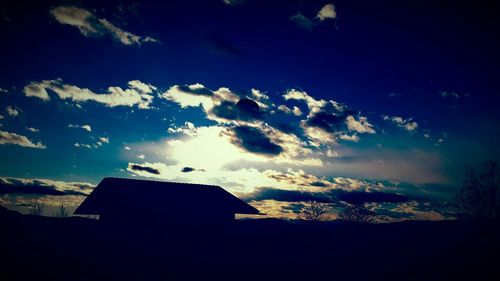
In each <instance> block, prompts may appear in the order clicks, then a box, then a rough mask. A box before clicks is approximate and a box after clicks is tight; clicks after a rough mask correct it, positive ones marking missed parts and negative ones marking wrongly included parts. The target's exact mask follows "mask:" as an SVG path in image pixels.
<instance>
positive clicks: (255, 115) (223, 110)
mask: <svg viewBox="0 0 500 281" xmlns="http://www.w3.org/2000/svg"><path fill="white" fill-rule="evenodd" d="M161 97H162V98H164V99H167V100H169V101H172V102H175V103H177V104H179V105H180V106H181V108H186V107H200V106H201V108H202V109H203V111H204V112H205V114H206V118H207V119H210V120H213V121H216V122H217V123H220V124H241V123H249V122H250V123H255V122H259V121H261V120H262V119H263V118H264V117H265V110H267V109H268V108H269V107H270V106H272V103H271V102H270V101H269V97H268V96H267V95H265V94H263V93H262V92H260V91H259V90H256V89H252V90H251V91H250V93H243V94H236V93H234V92H232V91H231V90H230V89H229V88H226V87H221V88H219V89H218V90H216V91H212V90H210V89H209V88H207V87H205V86H204V85H202V84H200V83H196V84H192V85H174V86H172V87H170V88H169V89H168V90H167V91H166V92H164V93H163V94H162V95H161Z"/></svg>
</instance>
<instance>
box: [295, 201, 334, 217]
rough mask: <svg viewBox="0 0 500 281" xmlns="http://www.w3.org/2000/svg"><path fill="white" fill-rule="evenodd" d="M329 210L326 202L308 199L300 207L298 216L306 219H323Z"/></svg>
mask: <svg viewBox="0 0 500 281" xmlns="http://www.w3.org/2000/svg"><path fill="white" fill-rule="evenodd" d="M329 212H330V207H329V206H328V204H326V203H320V202H316V201H308V202H307V203H306V205H305V206H304V207H303V208H302V211H301V213H300V215H299V218H301V219H303V220H308V221H324V220H326V215H327V214H328V213H329Z"/></svg>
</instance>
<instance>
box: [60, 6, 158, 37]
mask: <svg viewBox="0 0 500 281" xmlns="http://www.w3.org/2000/svg"><path fill="white" fill-rule="evenodd" d="M50 14H51V15H52V16H53V17H54V18H55V19H56V20H57V21H58V22H59V23H60V24H64V25H70V26H74V27H76V28H78V30H79V31H80V33H81V34H83V35H84V36H87V37H88V36H103V35H105V34H110V35H111V36H112V37H113V38H114V39H116V40H117V41H119V42H121V43H122V44H124V45H134V44H135V45H141V44H143V43H146V42H159V41H158V40H157V39H155V38H152V37H149V36H147V37H141V36H138V35H135V34H133V33H131V32H128V31H125V30H123V29H120V28H118V27H117V26H115V25H114V24H112V23H111V22H109V21H108V20H106V19H104V18H97V17H96V16H95V15H94V14H93V13H91V12H90V11H88V10H86V9H82V8H77V7H74V6H59V7H56V8H53V9H51V10H50Z"/></svg>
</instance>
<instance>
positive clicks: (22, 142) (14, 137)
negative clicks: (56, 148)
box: [0, 131, 47, 149]
mask: <svg viewBox="0 0 500 281" xmlns="http://www.w3.org/2000/svg"><path fill="white" fill-rule="evenodd" d="M1 144H15V145H19V146H23V147H29V148H38V149H46V148H47V147H46V146H45V145H44V144H43V143H41V142H37V143H34V142H32V141H31V140H30V139H28V138H27V137H26V136H23V135H18V134H16V133H9V132H6V131H0V145H1Z"/></svg>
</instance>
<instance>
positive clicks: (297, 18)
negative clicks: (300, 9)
mask: <svg viewBox="0 0 500 281" xmlns="http://www.w3.org/2000/svg"><path fill="white" fill-rule="evenodd" d="M290 21H291V22H293V23H295V24H296V25H297V26H298V27H300V28H302V29H305V30H308V31H311V30H312V29H313V28H314V26H315V23H314V22H313V21H312V20H311V19H309V18H308V17H306V16H304V15H303V14H301V13H296V14H295V15H292V16H290Z"/></svg>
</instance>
